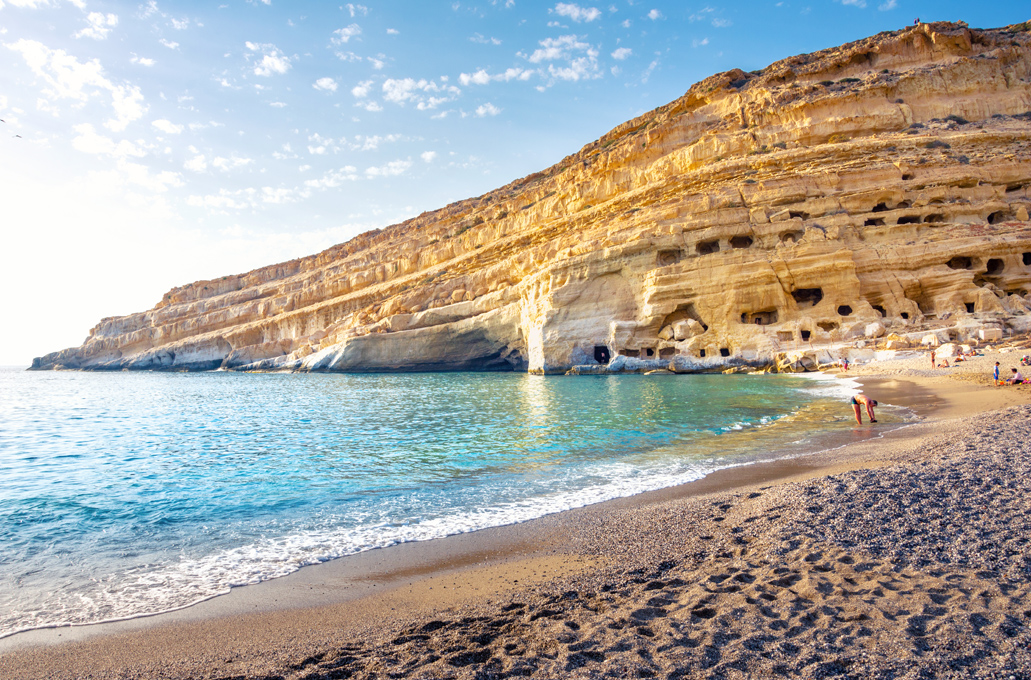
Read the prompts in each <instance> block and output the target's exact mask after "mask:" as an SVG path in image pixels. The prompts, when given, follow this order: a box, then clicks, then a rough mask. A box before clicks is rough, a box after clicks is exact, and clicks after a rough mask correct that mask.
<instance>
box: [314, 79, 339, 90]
mask: <svg viewBox="0 0 1031 680" xmlns="http://www.w3.org/2000/svg"><path fill="white" fill-rule="evenodd" d="M312 87H314V88H315V89H316V90H323V91H325V92H336V91H337V81H335V80H333V79H332V78H328V77H327V78H319V79H318V80H316V81H315V84H314V85H312Z"/></svg>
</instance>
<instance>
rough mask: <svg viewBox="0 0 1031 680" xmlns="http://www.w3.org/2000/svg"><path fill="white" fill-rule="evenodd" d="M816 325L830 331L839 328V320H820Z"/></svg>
mask: <svg viewBox="0 0 1031 680" xmlns="http://www.w3.org/2000/svg"><path fill="white" fill-rule="evenodd" d="M816 326H817V328H819V329H820V330H821V331H823V332H824V333H830V332H831V331H836V330H838V322H836V321H818V322H817V323H816ZM806 332H808V331H806Z"/></svg>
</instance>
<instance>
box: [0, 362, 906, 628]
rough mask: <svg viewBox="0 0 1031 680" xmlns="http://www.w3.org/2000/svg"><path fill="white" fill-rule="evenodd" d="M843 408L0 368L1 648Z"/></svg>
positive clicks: (682, 392) (478, 382) (709, 455)
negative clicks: (5, 638)
mask: <svg viewBox="0 0 1031 680" xmlns="http://www.w3.org/2000/svg"><path fill="white" fill-rule="evenodd" d="M849 393H850V388H849V387H848V385H846V384H843V383H841V382H838V381H829V380H824V381H814V380H809V379H804V378H798V377H787V376H765V377H759V376H756V377H750V376H708V375H698V376H639V375H626V376H582V377H576V378H572V377H569V378H566V377H542V376H532V375H525V374H503V375H498V374H469V373H449V374H412V375H321V374H320V375H285V374H236V373H221V372H219V373H192V374H183V373H110V374H107V373H77V372H47V373H29V372H25V371H18V370H0V636H2V635H6V634H10V633H12V632H15V631H18V630H24V629H28V628H34V627H39V626H46V625H62V624H77V623H87V622H94V621H100V620H109V619H114V618H122V617H130V616H138V615H143V614H149V613H155V612H158V611H164V610H168V609H173V608H177V607H183V606H187V605H189V604H191V603H194V602H197V601H199V600H202V599H205V598H208V597H211V596H214V595H216V594H219V593H224V592H226V591H227V590H228V589H229V588H230V587H232V586H234V585H242V584H247V583H255V582H258V581H261V580H265V579H269V578H275V577H277V576H282V575H285V574H288V573H290V572H292V571H294V570H296V569H298V568H300V567H302V566H304V565H307V564H313V563H316V562H320V561H324V560H327V559H331V558H334V557H339V556H342V555H347V554H352V553H355V552H359V551H362V550H368V549H371V548H375V547H380V546H386V545H391V544H394V543H398V542H402V541H412V540H424V539H430V538H436V537H440V536H444V535H448V534H454V533H459V532H464V531H471V530H475V529H480V528H484V527H489V526H498V525H502V524H508V523H512V522H518V521H525V520H528V519H532V518H534V517H540V516H542V515H545V514H548V513H552V512H557V511H560V510H565V509H568V508H572V507H578V506H582V505H586V504H588V503H594V502H598V501H602V500H606V499H610V498H615V497H619V496H626V495H630V494H634V493H639V492H641V491H645V490H650V489H656V488H661V487H666V486H670V485H673V484H678V483H682V482H686V481H691V480H694V479H698V478H700V477H702V476H704V475H705V474H706V473H708V472H710V471H712V470H714V469H717V468H719V467H726V466H728V465H737V464H742V463H747V462H750V461H753V460H756V459H759V458H765V457H769V456H770V455H771V453H770V452H771V451H782V452H783V451H788V452H790V451H793V450H797V447H798V446H800V445H805V444H806V443H807V442H812V441H814V439H815V438H817V437H819V436H820V435H821V434H825V433H827V432H831V431H835V430H837V431H841V430H843V429H847V427H848V425H847V423H848V421H849V420H850V419H851V418H852V412H851V408H850V407H849V406H848V405H847V404H845V403H843V401H844V400H845V399H846V398H847V395H848V394H849ZM900 417H901V416H899V415H895V416H893V415H892V414H891V413H890V412H888V413H885V414H884V416H883V417H882V418H881V419H883V420H885V421H886V422H887V421H890V420H892V419H895V420H898V419H899V418H900ZM781 455H783V453H782V454H781Z"/></svg>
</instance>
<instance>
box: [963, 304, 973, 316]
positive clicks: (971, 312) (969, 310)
mask: <svg viewBox="0 0 1031 680" xmlns="http://www.w3.org/2000/svg"><path fill="white" fill-rule="evenodd" d="M964 306H965V307H966V308H967V314H973V313H974V303H973V302H966V303H964Z"/></svg>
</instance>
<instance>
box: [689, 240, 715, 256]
mask: <svg viewBox="0 0 1031 680" xmlns="http://www.w3.org/2000/svg"><path fill="white" fill-rule="evenodd" d="M695 250H696V251H697V252H698V254H699V255H711V254H712V253H718V252H720V242H719V241H703V242H702V243H699V244H698V245H696V246H695Z"/></svg>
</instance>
